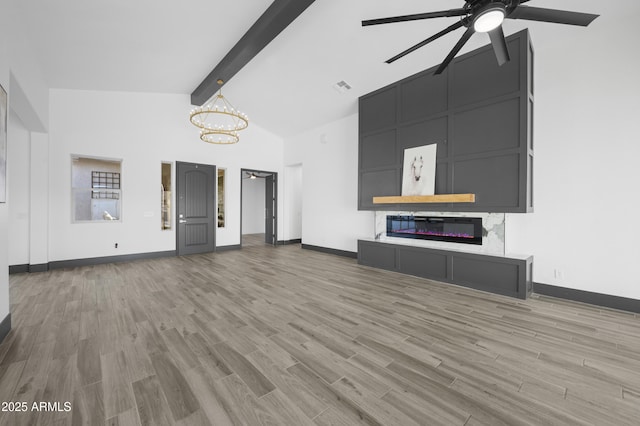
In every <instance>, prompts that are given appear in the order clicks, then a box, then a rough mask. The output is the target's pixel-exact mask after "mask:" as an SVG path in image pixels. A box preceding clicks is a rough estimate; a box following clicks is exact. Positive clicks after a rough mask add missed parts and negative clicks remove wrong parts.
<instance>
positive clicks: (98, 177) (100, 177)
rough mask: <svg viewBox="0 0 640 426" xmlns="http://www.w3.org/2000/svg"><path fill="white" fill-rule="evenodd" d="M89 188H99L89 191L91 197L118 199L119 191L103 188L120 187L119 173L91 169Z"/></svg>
mask: <svg viewBox="0 0 640 426" xmlns="http://www.w3.org/2000/svg"><path fill="white" fill-rule="evenodd" d="M91 188H92V189H100V190H99V191H91V198H93V199H110V200H119V199H120V192H119V191H104V189H120V173H115V172H100V171H95V170H94V171H92V172H91Z"/></svg>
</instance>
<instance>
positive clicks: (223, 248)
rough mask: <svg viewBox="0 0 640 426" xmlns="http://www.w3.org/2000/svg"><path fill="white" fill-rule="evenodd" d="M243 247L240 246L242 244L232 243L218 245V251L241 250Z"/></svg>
mask: <svg viewBox="0 0 640 426" xmlns="http://www.w3.org/2000/svg"><path fill="white" fill-rule="evenodd" d="M241 248H242V247H241V246H240V244H232V245H229V246H218V247H216V251H217V252H221V251H231V250H240V249H241Z"/></svg>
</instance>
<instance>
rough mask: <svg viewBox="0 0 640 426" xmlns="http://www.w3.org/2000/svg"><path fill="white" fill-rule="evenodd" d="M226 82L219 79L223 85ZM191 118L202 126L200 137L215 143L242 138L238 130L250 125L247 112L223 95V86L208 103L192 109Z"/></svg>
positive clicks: (235, 140)
mask: <svg viewBox="0 0 640 426" xmlns="http://www.w3.org/2000/svg"><path fill="white" fill-rule="evenodd" d="M223 83H224V82H223V81H222V80H218V84H219V85H220V86H222V84H223ZM189 120H190V121H191V123H193V125H195V126H197V127H199V128H200V139H201V140H203V141H204V142H208V143H213V144H222V145H229V144H234V143H237V142H238V141H239V140H240V137H239V136H238V131H240V130H244V129H246V128H247V126H248V125H249V118H248V117H247V116H246V114H244V113H242V112H240V111H238V110H236V109H235V108H234V107H233V106H232V105H231V104H230V103H229V101H227V99H226V98H225V97H224V96H222V88H220V90H218V93H217V94H216V95H214V97H213V98H212V99H211V100H210V102H209V103H208V104H205V105H203V106H201V107H197V108H194V109H192V110H191V114H190V115H189Z"/></svg>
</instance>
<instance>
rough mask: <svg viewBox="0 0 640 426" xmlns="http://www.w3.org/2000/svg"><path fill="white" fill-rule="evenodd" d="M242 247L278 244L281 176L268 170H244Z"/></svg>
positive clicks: (241, 225) (241, 211) (241, 213)
mask: <svg viewBox="0 0 640 426" xmlns="http://www.w3.org/2000/svg"><path fill="white" fill-rule="evenodd" d="M240 173H241V178H242V184H241V202H240V215H241V219H242V220H241V224H240V246H241V247H242V246H247V245H264V244H268V245H272V246H275V245H276V244H277V242H278V220H277V216H278V174H277V173H276V172H269V171H264V170H253V169H242V170H240Z"/></svg>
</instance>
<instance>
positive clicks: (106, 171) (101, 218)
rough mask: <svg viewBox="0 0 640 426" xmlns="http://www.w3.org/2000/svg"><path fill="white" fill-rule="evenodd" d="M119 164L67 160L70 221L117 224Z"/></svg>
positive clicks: (74, 157) (80, 158) (91, 159)
mask: <svg viewBox="0 0 640 426" xmlns="http://www.w3.org/2000/svg"><path fill="white" fill-rule="evenodd" d="M121 166H122V160H113V159H104V158H95V157H83V156H78V155H72V156H71V192H72V197H71V203H72V207H71V215H72V217H71V221H72V222H74V223H77V222H120V221H121V216H122V175H121Z"/></svg>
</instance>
